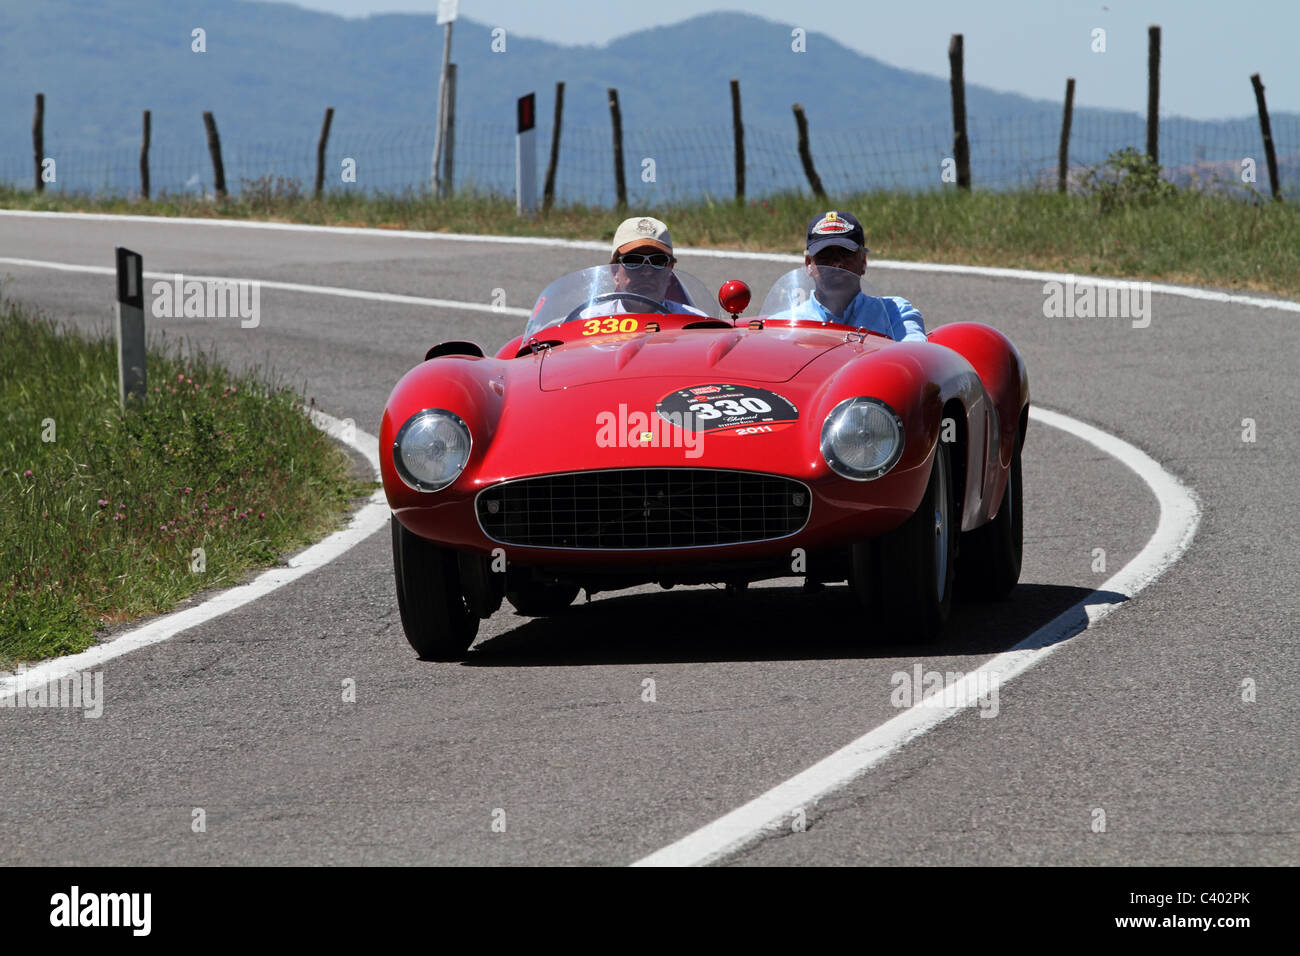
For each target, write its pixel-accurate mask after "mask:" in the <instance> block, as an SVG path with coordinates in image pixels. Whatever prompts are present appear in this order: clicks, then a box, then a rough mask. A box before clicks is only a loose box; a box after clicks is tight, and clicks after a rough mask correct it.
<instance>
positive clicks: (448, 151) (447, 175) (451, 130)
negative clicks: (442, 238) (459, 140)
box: [442, 63, 456, 197]
mask: <svg viewBox="0 0 1300 956" xmlns="http://www.w3.org/2000/svg"><path fill="white" fill-rule="evenodd" d="M442 170H443V177H442V195H443V196H444V197H446V196H450V195H451V192H452V189H453V187H454V179H453V177H454V174H455V171H456V64H455V63H448V64H447V132H446V133H445V134H444V138H443V154H442Z"/></svg>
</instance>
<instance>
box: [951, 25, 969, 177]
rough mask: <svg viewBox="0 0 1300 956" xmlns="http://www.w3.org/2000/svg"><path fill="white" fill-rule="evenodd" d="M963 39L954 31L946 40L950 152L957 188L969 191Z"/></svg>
mask: <svg viewBox="0 0 1300 956" xmlns="http://www.w3.org/2000/svg"><path fill="white" fill-rule="evenodd" d="M963 59H964V53H963V41H962V35H961V34H960V33H954V34H953V35H952V39H951V40H949V41H948V68H949V70H950V71H951V80H950V85H951V87H952V133H953V139H952V154H953V160H954V161H955V162H956V163H957V188H958V189H965V190H966V191H967V192H969V191H970V140H969V139H968V138H967V136H966V77H965V66H964V64H963Z"/></svg>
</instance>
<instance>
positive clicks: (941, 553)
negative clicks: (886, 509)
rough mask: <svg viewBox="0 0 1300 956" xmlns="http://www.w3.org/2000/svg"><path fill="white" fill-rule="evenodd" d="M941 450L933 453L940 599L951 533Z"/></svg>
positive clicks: (935, 583) (936, 579)
mask: <svg viewBox="0 0 1300 956" xmlns="http://www.w3.org/2000/svg"><path fill="white" fill-rule="evenodd" d="M941 454H942V452H936V453H935V459H934V467H935V470H936V478H937V480H936V481H935V486H934V490H935V497H936V499H937V500H936V501H935V503H934V568H935V581H934V591H935V596H936V597H938V599H939V600H940V601H942V600H943V598H944V586H945V585H946V584H947V582H948V536H949V535H950V534H951V533H952V531H951V529H950V528H949V526H948V469H947V468H945V467H943V462H941V461H940V456H941Z"/></svg>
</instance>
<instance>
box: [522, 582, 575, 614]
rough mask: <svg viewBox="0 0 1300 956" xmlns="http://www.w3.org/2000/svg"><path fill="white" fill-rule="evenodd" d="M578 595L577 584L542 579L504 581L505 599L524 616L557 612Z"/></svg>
mask: <svg viewBox="0 0 1300 956" xmlns="http://www.w3.org/2000/svg"><path fill="white" fill-rule="evenodd" d="M577 596H578V587H577V585H568V584H548V583H546V582H544V581H510V580H507V581H506V600H507V601H509V602H510V603H511V604H513V605H514V608H515V610H516V611H518V612H519V613H520V614H523V615H524V616H525V617H548V616H550V615H552V614H559V613H560V612H561V611H563V610H565V609H566V608H568V606H569V605H570V604H572V603H573V599H574V598H576V597H577Z"/></svg>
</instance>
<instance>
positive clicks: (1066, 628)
mask: <svg viewBox="0 0 1300 956" xmlns="http://www.w3.org/2000/svg"><path fill="white" fill-rule="evenodd" d="M1030 417H1031V418H1032V419H1034V420H1035V421H1038V422H1041V423H1042V424H1044V425H1050V426H1052V427H1053V428H1060V429H1062V430H1064V431H1066V432H1069V433H1070V434H1072V435H1074V436H1076V437H1078V438H1081V439H1083V440H1084V441H1086V442H1088V443H1089V444H1091V445H1094V446H1096V447H1097V448H1099V449H1101V450H1102V451H1103V452H1105V453H1106V454H1108V455H1112V456H1113V457H1115V458H1117V459H1119V461H1120V462H1122V463H1123V464H1124V465H1126V466H1127V467H1128V468H1130V469H1131V470H1132V471H1133V472H1135V473H1136V474H1137V475H1138V477H1140V478H1141V479H1142V480H1143V481H1145V482H1146V483H1147V486H1148V487H1149V488H1150V489H1151V490H1152V492H1154V493H1155V496H1156V500H1157V501H1159V503H1160V520H1159V522H1158V524H1157V525H1156V530H1155V533H1154V534H1153V535H1152V536H1151V539H1150V540H1149V541H1147V543H1146V545H1145V546H1144V547H1143V548H1142V550H1141V551H1140V552H1139V553H1138V554H1137V555H1136V556H1135V557H1134V558H1133V560H1131V561H1130V562H1129V563H1128V564H1126V565H1125V566H1124V567H1123V568H1121V569H1120V570H1119V571H1118V572H1117V573H1116V574H1115V575H1114V576H1112V577H1111V578H1110V580H1108V581H1106V583H1104V584H1103V585H1102V586H1101V587H1100V588H1098V589H1097V590H1096V591H1093V592H1092V593H1091V594H1089V595H1088V596H1087V597H1085V598H1084V599H1083V600H1082V601H1080V602H1079V603H1078V604H1076V605H1074V606H1073V607H1071V608H1070V609H1069V610H1067V611H1065V612H1063V613H1062V614H1060V615H1058V616H1057V617H1056V618H1054V619H1053V620H1051V621H1049V622H1048V623H1047V624H1044V625H1043V626H1042V627H1040V628H1039V629H1038V630H1036V631H1034V633H1032V634H1030V635H1029V636H1028V637H1026V638H1025V639H1024V640H1022V641H1021V642H1020V643H1018V644H1017V645H1016V646H1015V647H1013V648H1012V649H1011V650H1009V651H1005V652H1003V653H1001V654H999V655H997V656H996V657H994V658H992V659H991V660H989V661H988V662H987V663H985V664H984V665H983V666H982V667H980V668H979V669H978V670H976V671H973V672H972V673H970V674H967V675H966V676H965V677H964V678H963V679H962V680H961V681H960V682H959V683H958V684H957V685H955V687H954V688H953V690H952V691H945V690H942V689H941V690H938V691H936V692H935V694H933V695H931V697H929V698H927V699H926V701H923V702H921V703H918V704H916V705H915V706H913V707H911V708H909V709H907V710H905V711H903V712H902V713H900V714H899V715H898V716H897V717H894V718H892V719H890V720H888V721H886V722H885V723H883V724H881V725H880V726H879V727H876V728H875V729H873V730H871V731H869V732H867V733H865V734H863V735H862V736H861V737H859V738H858V739H857V740H855V741H853V742H852V743H850V744H848V745H847V746H845V747H842V748H841V749H839V750H837V751H836V752H835V753H833V754H831V755H830V756H829V757H826V758H825V759H824V760H821V761H819V762H817V763H815V764H813V765H812V766H811V767H809V768H808V769H807V770H804V771H803V772H802V773H799V774H798V775H796V776H794V777H791V778H790V779H789V780H787V781H785V782H784V783H782V784H779V785H777V786H776V787H773V788H772V789H771V790H769V791H767V792H766V793H764V794H762V795H760V796H758V797H756V798H754V799H753V800H751V801H750V802H749V803H746V804H745V805H744V806H742V807H739V808H737V809H735V810H733V811H731V812H730V813H728V814H726V815H725V816H722V817H720V818H718V819H717V820H714V821H713V822H712V823H710V824H708V825H707V826H704V827H701V828H700V829H699V830H696V831H695V832H694V833H691V834H689V835H687V836H685V837H682V839H680V840H678V841H677V842H675V843H672V844H670V845H669V846H666V847H664V848H663V849H662V850H658V851H657V852H655V853H652V854H650V855H649V856H647V857H644V858H642V859H640V860H638V861H637V862H636V863H634V864H633V866H702V865H705V864H709V863H714V862H717V861H718V860H721V859H723V858H724V857H727V856H730V855H732V854H734V853H736V852H738V851H739V850H742V849H744V848H745V847H747V846H749V845H750V844H752V843H755V842H757V841H758V840H761V839H762V838H763V837H764V836H768V835H775V834H776V833H779V832H785V831H787V828H788V827H790V826H791V821H792V819H793V815H794V813H795V812H796V811H798V810H802V811H803V812H804V814H805V816H806V817H808V818H811V817H812V816H813V810H814V808H815V807H816V804H817V802H818V801H819V800H821V799H823V798H824V797H826V796H827V795H828V794H830V793H832V792H834V791H836V790H839V789H841V788H843V787H845V786H847V785H848V784H850V783H852V782H853V781H854V780H856V779H858V778H859V777H861V776H862V775H863V774H865V773H866V772H867V771H868V770H870V769H871V768H872V767H874V766H875V765H876V764H878V763H880V762H881V761H883V760H885V759H886V758H887V757H889V756H890V755H891V754H893V753H894V752H896V751H897V750H898V749H899V748H900V747H902V746H903V745H904V744H906V743H908V742H909V741H912V740H915V739H916V738H917V737H920V736H921V735H922V734H924V733H926V732H927V731H929V730H932V729H933V728H934V727H937V726H938V725H939V724H941V723H943V722H944V721H945V720H947V719H948V718H949V717H952V716H953V715H955V714H957V713H960V712H961V711H962V710H965V709H966V708H967V707H969V706H972V705H974V704H975V703H977V702H978V697H979V694H980V693H981V692H983V691H984V690H985V689H987V687H989V686H990V685H989V683H988V682H989V681H996V682H997V683H996V684H994V685H993V686H998V687H1001V686H1002V685H1004V684H1006V683H1007V682H1009V681H1011V680H1013V679H1014V678H1016V677H1018V676H1019V675H1021V674H1023V673H1024V672H1025V671H1027V670H1029V668H1031V667H1033V666H1034V665H1035V664H1037V663H1039V662H1040V661H1041V660H1043V658H1045V657H1046V656H1047V655H1048V654H1050V653H1052V651H1054V650H1055V649H1056V648H1057V647H1059V646H1060V645H1061V642H1063V641H1064V640H1065V639H1066V638H1068V637H1071V636H1073V635H1075V634H1078V633H1079V632H1080V631H1082V630H1084V629H1086V628H1087V627H1088V626H1089V625H1090V624H1093V623H1095V622H1097V621H1099V620H1101V619H1102V618H1103V617H1105V616H1106V615H1107V614H1109V613H1110V612H1111V611H1112V610H1114V608H1116V607H1118V606H1119V605H1120V604H1121V603H1123V601H1125V600H1127V599H1128V598H1131V597H1133V596H1134V595H1135V594H1137V593H1138V592H1139V591H1141V590H1142V589H1143V588H1144V587H1146V586H1147V585H1148V584H1150V583H1151V582H1152V581H1154V580H1155V579H1156V578H1157V577H1159V576H1160V574H1161V573H1162V572H1163V571H1164V570H1165V569H1166V568H1168V567H1169V566H1170V565H1172V564H1173V563H1174V562H1175V561H1177V560H1178V558H1179V557H1181V556H1182V554H1183V552H1185V551H1186V550H1187V548H1188V546H1189V545H1190V544H1191V541H1192V536H1193V535H1194V534H1195V533H1196V526H1197V524H1198V523H1199V522H1200V516H1201V511H1200V506H1199V504H1198V502H1197V500H1196V496H1195V494H1193V492H1192V491H1191V489H1189V488H1187V486H1185V485H1184V484H1183V483H1182V482H1181V481H1179V480H1178V479H1177V478H1176V477H1174V476H1173V475H1171V474H1170V473H1169V472H1167V471H1166V470H1165V469H1164V468H1163V467H1161V465H1160V464H1159V462H1157V461H1155V459H1153V458H1151V456H1149V455H1148V454H1147V453H1146V452H1144V451H1142V450H1141V449H1139V448H1135V447H1134V446H1133V445H1130V444H1129V443H1128V442H1126V441H1124V440H1122V439H1120V438H1116V437H1115V436H1114V435H1110V434H1108V433H1106V432H1103V431H1101V430H1100V429H1098V428H1095V427H1093V426H1092V425H1087V424H1085V423H1083V422H1080V421H1078V420H1076V419H1073V418H1070V417H1069V416H1066V415H1062V414H1060V413H1058V412H1050V411H1047V410H1046V409H1041V408H1031V409H1030ZM948 693H951V694H952V696H951V697H949V696H947V695H948ZM948 701H953V702H954V703H953V705H952V706H948V704H947V702H948ZM958 701H965V702H968V703H965V704H957V703H955V702H958Z"/></svg>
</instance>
